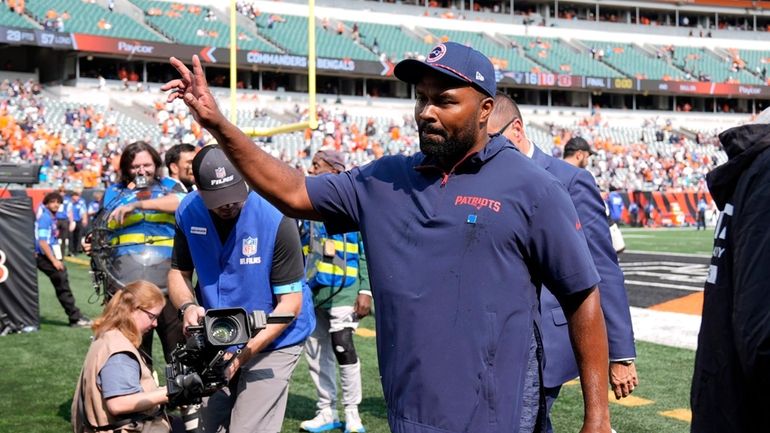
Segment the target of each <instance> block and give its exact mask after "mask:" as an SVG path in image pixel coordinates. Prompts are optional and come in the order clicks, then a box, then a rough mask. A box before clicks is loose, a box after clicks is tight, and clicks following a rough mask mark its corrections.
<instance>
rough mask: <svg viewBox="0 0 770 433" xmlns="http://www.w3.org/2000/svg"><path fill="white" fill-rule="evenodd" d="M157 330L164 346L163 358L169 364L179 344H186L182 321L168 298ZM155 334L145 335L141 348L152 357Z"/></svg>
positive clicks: (159, 317)
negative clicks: (172, 353)
mask: <svg viewBox="0 0 770 433" xmlns="http://www.w3.org/2000/svg"><path fill="white" fill-rule="evenodd" d="M155 330H156V331H158V337H160V344H161V345H162V346H163V357H164V358H165V359H166V363H169V362H171V352H173V351H174V348H176V346H177V344H179V343H182V344H184V342H185V337H184V333H183V331H182V321H181V320H179V316H178V314H177V309H176V307H174V304H172V303H171V301H170V300H169V299H168V298H166V305H165V306H164V307H163V310H162V311H161V312H160V316H158V327H157V328H155ZM154 334H155V333H154V332H153V331H150V332H148V333H146V334H144V337H143V338H142V345H141V346H140V348H141V349H142V350H143V351H144V352H145V353H147V354H148V355H150V356H152V339H153V335H154Z"/></svg>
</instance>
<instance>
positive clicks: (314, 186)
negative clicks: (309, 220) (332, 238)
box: [305, 167, 361, 234]
mask: <svg viewBox="0 0 770 433" xmlns="http://www.w3.org/2000/svg"><path fill="white" fill-rule="evenodd" d="M360 176H361V171H360V168H358V167H356V168H354V169H352V170H350V171H346V172H343V173H340V174H326V175H322V176H312V177H307V178H306V180H305V186H306V188H307V193H308V196H309V197H310V202H311V203H312V204H313V208H314V209H315V210H316V212H318V213H319V214H321V218H322V219H323V222H324V225H325V226H326V230H327V231H328V232H329V234H339V233H347V232H355V231H358V223H359V221H360V219H359V201H358V193H357V190H356V188H357V179H359V178H360Z"/></svg>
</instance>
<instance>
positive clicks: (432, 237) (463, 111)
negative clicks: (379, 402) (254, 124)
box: [163, 42, 610, 433]
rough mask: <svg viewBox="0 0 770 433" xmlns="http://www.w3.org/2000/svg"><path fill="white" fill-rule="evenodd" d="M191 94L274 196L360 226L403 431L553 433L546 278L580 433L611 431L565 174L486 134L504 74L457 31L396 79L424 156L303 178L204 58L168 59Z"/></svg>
mask: <svg viewBox="0 0 770 433" xmlns="http://www.w3.org/2000/svg"><path fill="white" fill-rule="evenodd" d="M171 63H172V65H173V66H174V68H176V69H177V71H178V72H179V74H180V76H181V78H180V79H177V80H173V81H170V82H169V83H167V84H165V85H164V86H163V90H171V91H172V92H171V94H170V95H169V97H168V100H169V101H173V100H174V99H176V98H181V99H182V100H183V101H184V102H185V104H186V105H187V106H188V107H190V110H191V112H192V114H193V116H194V117H195V119H196V120H197V121H198V122H199V123H200V124H201V125H202V126H203V127H205V128H207V130H208V131H209V132H211V133H212V134H213V136H214V137H215V138H216V140H217V142H218V143H220V144H221V145H222V146H224V147H225V150H226V152H227V153H228V155H229V157H230V158H231V159H232V161H233V163H234V164H235V165H236V166H237V167H239V168H240V169H241V171H242V173H243V174H244V176H246V178H247V179H248V181H249V184H250V185H251V186H253V187H254V188H255V189H256V190H257V191H258V192H259V193H260V194H261V195H262V196H264V197H265V198H266V199H267V200H270V201H271V202H273V203H274V204H275V205H276V206H277V207H278V208H280V209H281V210H283V211H284V212H286V213H287V214H289V215H292V216H296V217H300V218H306V219H313V220H321V221H323V222H324V224H325V225H326V228H327V230H329V232H330V233H346V232H351V231H360V232H361V235H362V237H363V239H364V245H365V246H366V252H367V261H368V263H369V265H370V266H369V270H370V272H369V277H370V283H371V286H372V293H373V295H374V303H375V304H376V305H377V309H376V310H375V318H376V326H377V353H378V361H379V367H380V374H381V382H382V388H383V394H384V396H385V401H386V405H387V408H388V424H389V425H390V428H391V430H392V431H394V432H396V433H438V432H441V433H461V432H474V433H476V432H484V433H503V432H505V433H524V432H534V431H538V432H540V431H542V426H544V420H543V418H542V415H543V414H544V408H543V406H544V404H545V402H544V400H543V399H542V396H541V392H540V391H541V381H540V375H539V371H540V366H541V363H542V359H541V357H540V356H539V355H540V352H541V351H540V350H539V349H538V347H539V345H540V342H539V340H540V337H539V331H538V328H539V326H540V314H539V309H538V306H539V304H538V299H537V292H538V287H539V286H540V284H541V283H545V284H546V285H548V287H550V288H551V289H552V290H554V291H555V292H556V293H557V294H558V296H560V299H561V300H562V303H563V304H564V305H565V308H564V310H565V315H566V317H567V320H568V322H569V326H570V334H571V336H572V337H573V341H574V342H575V345H574V347H575V350H576V352H577V358H578V359H579V360H580V372H581V377H582V378H583V380H581V386H582V387H583V393H584V395H585V416H584V418H583V427H582V432H583V433H588V432H592V433H594V432H596V433H599V432H601V433H609V432H610V422H609V409H608V403H607V397H608V396H607V391H606V387H607V381H608V377H607V364H608V360H607V335H606V331H605V329H604V320H603V318H602V314H601V305H600V302H599V293H598V291H597V290H596V284H597V283H598V282H599V275H598V274H597V273H596V268H595V266H594V264H593V261H592V260H591V257H590V252H589V250H588V247H587V246H586V242H585V237H584V236H583V231H582V229H581V227H580V224H579V223H578V218H577V213H576V212H575V207H574V206H573V205H572V202H571V201H570V199H569V196H568V195H567V191H566V190H565V188H564V185H562V184H561V183H560V182H559V181H558V180H556V179H555V178H553V177H552V176H550V175H549V174H548V173H546V172H545V171H544V170H542V169H540V168H539V167H537V166H535V165H534V164H532V162H531V161H529V160H527V159H526V158H525V157H524V156H522V155H521V153H520V152H518V151H517V150H516V149H515V148H514V147H513V145H512V144H511V143H510V142H508V140H506V139H504V138H502V137H499V136H496V137H490V136H489V135H488V134H487V121H488V119H489V115H490V114H491V112H492V108H493V106H494V95H495V91H496V84H495V71H494V67H493V66H492V63H491V62H490V61H489V59H488V58H486V56H484V55H483V54H482V53H480V52H478V51H476V50H474V49H472V48H469V47H467V46H465V45H462V44H458V43H454V42H445V43H442V44H439V45H437V46H435V47H434V48H433V50H431V51H430V52H429V53H428V55H427V56H426V58H425V61H421V60H416V59H407V60H404V61H402V62H400V63H399V64H398V65H397V66H396V68H395V74H396V76H397V77H398V78H399V79H401V80H402V81H404V82H406V83H409V84H414V85H415V86H416V87H415V89H416V94H417V98H416V101H415V111H414V112H415V120H416V122H417V126H418V131H419V135H420V150H421V151H420V152H418V153H417V154H415V155H413V156H405V155H396V156H386V157H383V158H380V159H378V160H376V161H374V162H372V163H370V164H367V165H365V166H362V167H356V168H353V169H352V170H350V171H346V172H343V173H340V174H337V175H333V174H329V175H326V176H315V177H307V178H305V177H304V176H303V175H302V173H300V172H298V171H297V170H296V169H294V168H292V167H290V166H288V165H286V164H285V163H283V162H281V161H279V160H277V159H275V158H273V157H271V156H270V155H269V154H267V153H266V152H264V151H263V150H261V149H260V148H259V147H258V146H255V145H254V142H253V141H252V140H251V139H250V138H249V137H248V136H246V135H245V134H244V133H243V132H242V131H241V130H239V129H238V127H237V126H235V125H233V124H232V123H230V122H228V121H227V119H226V118H225V117H224V116H223V115H222V113H221V112H220V111H219V109H218V107H217V105H216V101H215V99H214V97H213V95H212V94H211V92H210V90H209V89H208V85H207V84H206V77H205V74H204V72H203V68H202V66H201V64H200V59H198V57H197V56H194V57H193V71H194V72H191V71H190V70H189V69H188V68H187V67H186V66H185V65H184V64H183V63H182V62H181V61H179V60H178V59H171Z"/></svg>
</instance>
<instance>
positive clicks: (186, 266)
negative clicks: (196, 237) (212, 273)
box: [171, 224, 195, 272]
mask: <svg viewBox="0 0 770 433" xmlns="http://www.w3.org/2000/svg"><path fill="white" fill-rule="evenodd" d="M171 269H177V270H180V271H191V272H192V271H193V270H195V263H193V258H192V254H190V247H189V245H188V244H187V237H186V236H185V234H184V231H182V229H181V227H179V225H178V224H177V226H176V229H175V231H174V247H173V248H172V249H171Z"/></svg>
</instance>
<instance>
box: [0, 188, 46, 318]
mask: <svg viewBox="0 0 770 433" xmlns="http://www.w3.org/2000/svg"><path fill="white" fill-rule="evenodd" d="M34 226H35V215H34V213H33V212H32V199H31V198H29V197H14V198H7V199H0V233H2V234H3V235H2V236H0V316H2V315H7V317H6V318H5V319H4V320H0V327H4V326H10V327H11V331H20V330H21V328H24V327H28V326H32V327H35V328H39V327H40V313H39V303H38V288H37V264H36V262H35V233H34V229H35V228H34ZM0 331H2V329H0Z"/></svg>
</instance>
